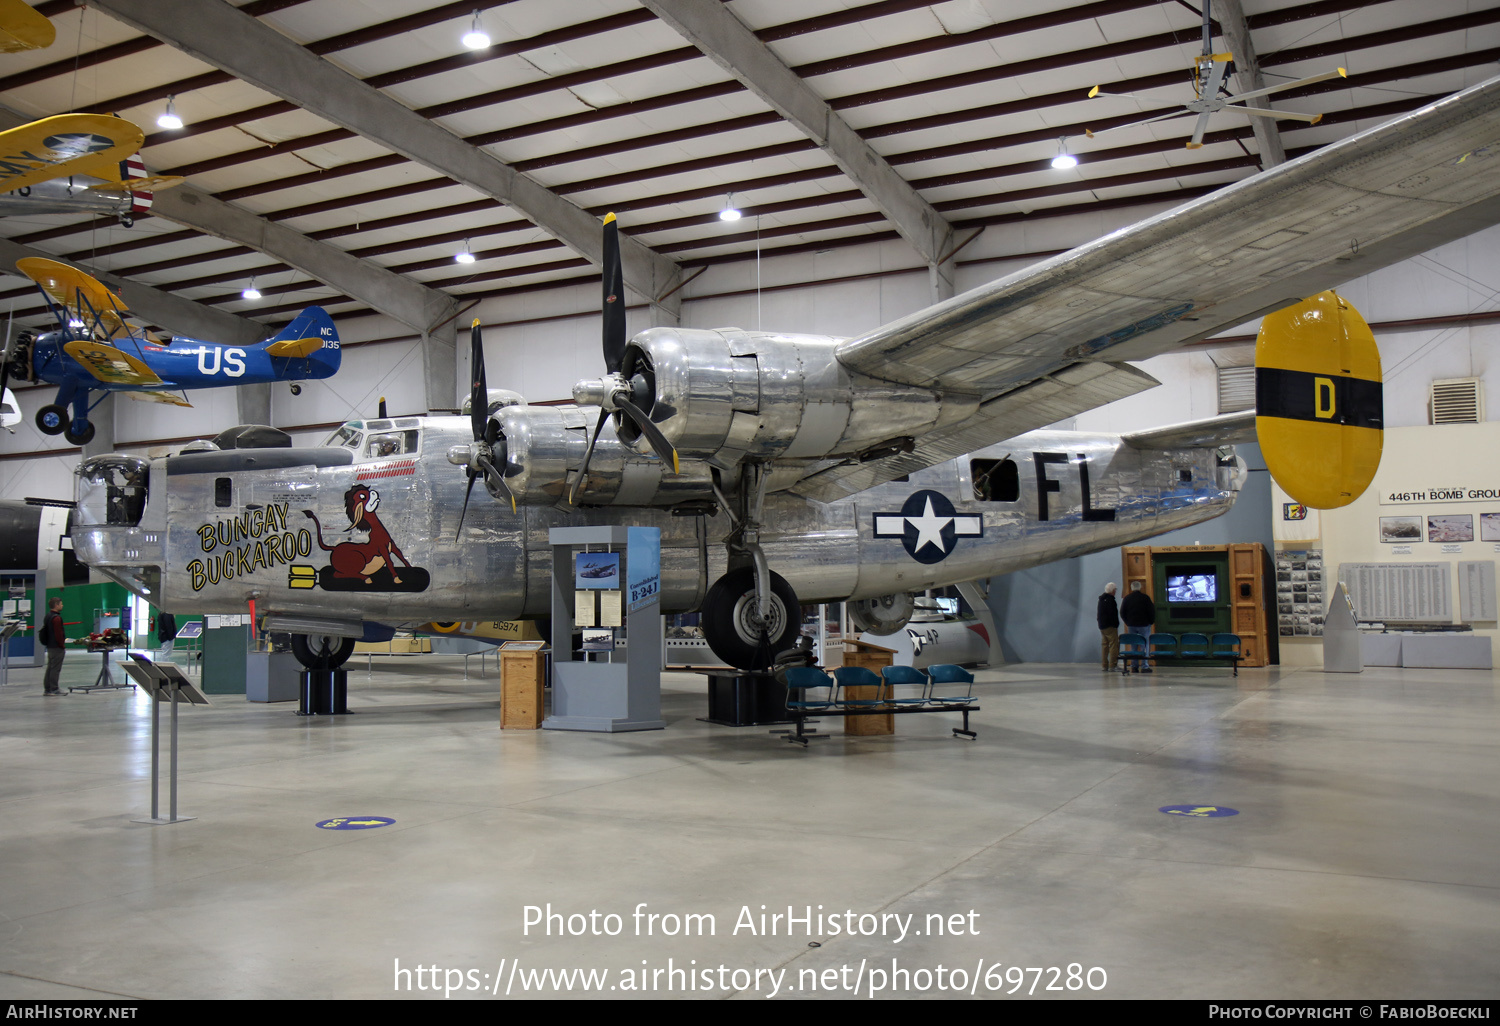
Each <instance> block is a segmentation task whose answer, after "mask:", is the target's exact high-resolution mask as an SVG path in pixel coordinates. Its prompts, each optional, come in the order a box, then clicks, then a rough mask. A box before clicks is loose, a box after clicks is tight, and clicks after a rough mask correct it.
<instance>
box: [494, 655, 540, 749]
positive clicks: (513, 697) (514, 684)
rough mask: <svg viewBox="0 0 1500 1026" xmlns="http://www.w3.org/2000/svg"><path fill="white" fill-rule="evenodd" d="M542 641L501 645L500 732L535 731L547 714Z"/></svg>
mask: <svg viewBox="0 0 1500 1026" xmlns="http://www.w3.org/2000/svg"><path fill="white" fill-rule="evenodd" d="M544 647H545V643H544V642H541V641H507V642H505V643H504V644H503V645H501V646H500V729H501V730H536V729H537V728H538V727H540V726H541V725H542V714H543V713H544V712H545V711H546V704H545V703H546V697H545V696H546V692H545V691H544V690H543V688H544V686H545V684H546V681H547V655H546V653H545V652H543V651H542V649H543V648H544Z"/></svg>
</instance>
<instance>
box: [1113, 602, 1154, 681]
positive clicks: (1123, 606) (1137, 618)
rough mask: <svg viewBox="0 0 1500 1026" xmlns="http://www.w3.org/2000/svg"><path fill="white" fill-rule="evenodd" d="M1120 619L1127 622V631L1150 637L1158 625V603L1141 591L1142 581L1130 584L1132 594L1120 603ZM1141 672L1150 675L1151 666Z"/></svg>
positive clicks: (1132, 671) (1144, 667) (1142, 668)
mask: <svg viewBox="0 0 1500 1026" xmlns="http://www.w3.org/2000/svg"><path fill="white" fill-rule="evenodd" d="M1120 619H1121V620H1124V621H1125V629H1126V630H1127V631H1129V632H1130V633H1131V634H1139V635H1140V636H1141V637H1143V638H1147V637H1150V635H1151V629H1152V628H1153V627H1154V626H1155V625H1156V603H1155V602H1152V601H1151V596H1150V595H1147V594H1146V593H1145V592H1144V591H1142V590H1141V582H1140V581H1131V582H1130V594H1129V595H1126V596H1125V601H1123V602H1121V603H1120ZM1130 672H1131V673H1134V672H1135V667H1134V666H1132V667H1131V668H1130ZM1141 672H1142V673H1150V672H1151V664H1150V663H1149V662H1148V663H1146V664H1145V665H1144V666H1143V667H1141Z"/></svg>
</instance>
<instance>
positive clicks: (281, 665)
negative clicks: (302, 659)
mask: <svg viewBox="0 0 1500 1026" xmlns="http://www.w3.org/2000/svg"><path fill="white" fill-rule="evenodd" d="M300 665H301V664H300V663H298V662H297V657H296V656H295V655H293V654H292V653H290V652H277V651H274V650H271V651H259V650H257V651H254V652H248V653H246V655H245V700H246V701H248V702H295V701H297V698H298V695H299V689H298V679H297V675H298V667H299V666H300Z"/></svg>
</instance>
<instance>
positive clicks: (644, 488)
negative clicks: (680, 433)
mask: <svg viewBox="0 0 1500 1026" xmlns="http://www.w3.org/2000/svg"><path fill="white" fill-rule="evenodd" d="M597 416H598V411H597V410H592V409H588V408H586V407H585V408H583V409H578V408H576V407H567V406H564V407H549V406H512V407H507V408H505V409H502V410H500V411H499V412H498V413H496V414H495V416H494V417H492V418H491V420H492V422H495V423H498V426H499V428H500V434H499V437H498V438H497V440H496V442H495V456H496V460H495V463H496V466H497V467H501V469H502V472H503V474H504V475H505V485H506V487H507V488H508V489H510V491H511V493H512V494H513V495H514V496H515V498H516V502H517V503H520V504H522V505H526V506H554V505H566V503H567V500H568V489H569V487H570V485H571V484H572V481H573V477H574V476H575V475H576V474H577V472H578V468H579V467H580V466H581V465H582V463H583V454H584V450H585V449H587V448H588V440H589V433H590V432H591V431H592V430H593V428H594V421H595V419H596V417H597ZM502 454H503V459H504V463H503V465H502V464H501V459H502ZM712 498H713V485H712V481H711V479H710V476H709V469H708V467H707V466H706V465H704V464H703V463H701V462H700V463H697V464H684V465H683V467H682V473H680V474H673V473H672V468H671V467H669V466H665V465H664V464H663V463H662V462H661V461H660V460H658V459H656V458H655V457H654V456H643V455H641V454H640V453H638V452H636V451H635V450H634V449H631V448H629V447H628V446H625V445H623V444H621V443H620V441H619V439H617V438H616V437H615V436H614V432H613V431H612V430H610V428H609V427H608V425H606V427H605V430H604V433H603V434H602V435H600V437H599V442H598V444H597V445H596V446H595V447H594V455H593V457H592V458H591V459H590V461H589V472H588V480H587V482H586V483H585V485H584V488H583V490H582V491H581V492H580V494H579V496H578V504H579V505H585V506H587V505H615V504H621V505H642V506H673V505H676V504H678V503H682V502H692V501H703V500H711V499H712Z"/></svg>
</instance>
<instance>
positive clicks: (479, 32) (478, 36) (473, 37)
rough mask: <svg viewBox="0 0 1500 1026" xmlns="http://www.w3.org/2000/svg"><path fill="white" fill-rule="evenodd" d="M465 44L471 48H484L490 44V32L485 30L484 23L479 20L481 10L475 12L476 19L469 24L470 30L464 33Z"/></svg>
mask: <svg viewBox="0 0 1500 1026" xmlns="http://www.w3.org/2000/svg"><path fill="white" fill-rule="evenodd" d="M463 44H464V45H465V46H467V47H468V48H469V49H470V50H483V49H485V48H487V47H488V46H489V45H490V34H489V33H488V32H486V31H485V30H484V23H483V22H482V21H480V20H479V12H478V11H475V12H474V20H473V21H472V22H471V23H470V24H469V31H467V32H465V33H464V38H463Z"/></svg>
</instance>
